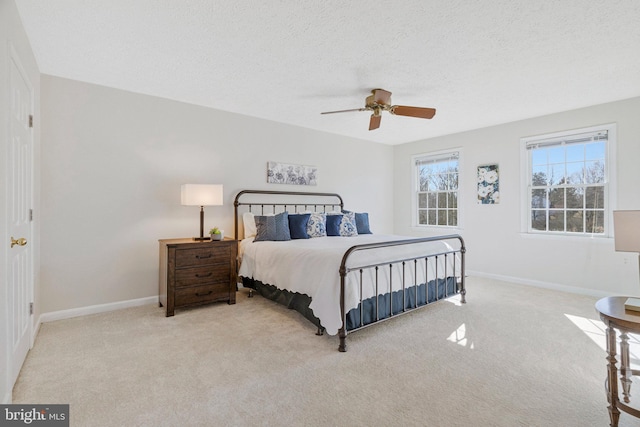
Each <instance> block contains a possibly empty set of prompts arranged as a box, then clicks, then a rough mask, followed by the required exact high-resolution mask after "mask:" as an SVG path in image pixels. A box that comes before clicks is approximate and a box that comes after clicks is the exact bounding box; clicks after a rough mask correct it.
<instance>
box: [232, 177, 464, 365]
mask: <svg viewBox="0 0 640 427" xmlns="http://www.w3.org/2000/svg"><path fill="white" fill-rule="evenodd" d="M250 195H260V196H264V195H268V196H273V198H274V200H272V201H263V200H260V201H256V202H244V201H241V199H243V198H245V197H251V196H250ZM291 197H300V198H303V197H304V199H303V200H302V201H301V202H297V201H289V200H291V199H290V198H291ZM314 198H317V199H318V200H325V201H324V202H320V201H318V202H313V201H311V200H313V199H314ZM284 199H287V200H284ZM241 206H246V207H247V208H248V209H247V210H248V211H249V212H253V209H254V208H256V209H259V211H260V213H259V214H261V215H262V214H265V213H277V212H284V211H286V210H287V209H288V208H291V209H293V211H294V212H298V209H299V208H302V209H303V211H308V210H313V211H314V212H327V208H330V210H335V209H336V207H340V210H342V209H343V208H344V202H343V199H342V197H341V196H340V195H339V194H337V193H316V192H301V191H269V190H243V191H240V192H239V193H238V194H237V195H236V198H235V200H234V213H235V220H234V222H235V230H234V231H235V238H236V240H238V239H239V237H240V235H239V230H238V222H239V220H240V215H239V207H241ZM265 207H266V208H267V212H265ZM311 208H313V209H311ZM452 240H456V241H458V242H459V248H458V249H451V250H448V251H443V252H439V253H435V254H432V253H430V254H428V255H426V254H423V255H418V256H413V257H408V258H407V257H405V258H399V259H397V257H395V256H393V253H392V252H391V253H390V255H389V259H388V260H386V261H384V262H379V263H375V264H363V265H349V267H347V265H348V264H349V260H350V256H351V255H352V254H353V253H355V252H359V251H368V250H374V249H380V248H387V247H389V248H391V247H395V246H406V245H417V244H420V243H425V242H434V241H452ZM465 253H466V247H465V244H464V240H463V239H462V237H461V236H459V235H456V234H452V235H446V236H437V237H424V238H414V239H406V240H394V241H389V242H378V243H369V244H360V245H355V246H352V247H351V248H349V249H348V250H347V251H346V252H345V253H344V255H343V257H342V262H341V264H340V269H339V271H338V274H339V275H340V312H341V314H342V327H341V328H340V329H339V331H338V336H339V338H340V344H339V346H338V350H339V351H341V352H345V351H347V344H346V338H347V334H348V333H351V332H355V331H357V330H360V329H363V328H366V327H369V326H371V325H374V324H377V323H380V322H382V321H385V320H389V319H391V318H394V317H397V316H399V315H401V314H406V313H410V312H412V311H414V310H417V309H420V308H423V307H425V306H427V305H429V304H432V303H433V302H437V301H441V300H444V299H446V298H449V297H451V296H453V295H457V294H460V302H461V303H463V304H464V303H466V288H465ZM457 254H459V256H460V278H459V280H458V278H457V277H456V255H457ZM450 256H453V257H454V258H453V272H452V277H453V278H454V279H455V289H454V291H453V292H452V293H449V291H448V286H447V283H448V279H449V277H450V276H448V271H447V257H450ZM439 257H444V258H445V262H444V268H445V271H444V275H443V277H444V278H445V281H444V285H443V297H442V298H439V296H438V294H439V286H438V283H439V282H438V258H439ZM419 262H424V263H425V274H426V272H427V271H428V269H427V268H426V266H427V264H428V263H429V262H435V271H436V274H435V276H436V277H435V278H434V280H435V282H434V283H435V284H434V300H433V301H429V280H428V277H427V278H426V279H425V290H424V297H425V303H424V304H421V305H419V304H418V284H417V283H416V282H417V280H414V283H415V285H414V286H412V288H413V289H411V287H407V286H406V282H407V280H409V279H410V278H411V273H412V271H413V274H414V276H413V277H414V279H417V266H418V263H419ZM394 266H396V267H397V268H401V272H402V279H401V282H402V283H401V285H402V286H401V295H402V301H403V303H402V309H401V311H399V312H397V313H394V304H393V293H394V292H395V291H393V287H392V285H393V283H389V284H388V287H389V290H390V294H389V307H388V309H389V313H388V316H385V317H383V318H380V314H379V311H380V303H379V299H380V296H379V295H378V289H379V274H378V273H379V270H380V268H389V270H390V275H389V280H390V281H392V280H393V275H392V274H391V270H392V269H393V268H394ZM411 267H413V268H411ZM369 269H373V271H374V274H375V288H376V296H375V313H376V316H375V317H376V318H375V320H372V321H370V322H368V323H364V319H363V304H364V300H363V297H362V286H363V281H362V280H363V279H362V277H363V273H364V271H365V270H369ZM353 271H356V272H357V273H359V277H360V279H359V283H360V305H359V307H360V324H359V326H357V327H354V328H352V329H350V330H348V331H347V315H348V313H347V311H346V309H345V302H346V301H345V295H346V286H347V284H346V277H347V275H348V274H349V273H350V272H353ZM409 292H413V293H414V297H415V300H414V304H413V306H409V307H407V294H408V293H409ZM251 293H252V290H250V295H249V296H251ZM321 334H322V327H321V326H319V327H318V335H321Z"/></svg>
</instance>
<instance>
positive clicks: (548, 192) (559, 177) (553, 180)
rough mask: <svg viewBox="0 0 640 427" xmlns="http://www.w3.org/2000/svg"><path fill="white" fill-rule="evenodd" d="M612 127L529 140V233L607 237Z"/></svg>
mask: <svg viewBox="0 0 640 427" xmlns="http://www.w3.org/2000/svg"><path fill="white" fill-rule="evenodd" d="M614 132H615V128H614V126H613V125H610V126H601V127H598V128H591V129H583V130H580V131H573V132H570V133H564V134H556V135H547V136H542V137H536V138H535V139H533V138H531V139H525V140H524V143H525V144H524V147H525V149H526V158H527V166H528V167H527V191H526V194H527V199H528V202H527V208H528V209H527V221H528V227H527V228H528V232H530V233H552V234H571V235H587V234H588V235H594V234H595V235H605V234H606V233H607V232H608V230H607V224H608V217H609V211H610V203H609V201H608V195H609V193H610V191H611V189H610V188H609V187H610V182H611V181H610V177H611V176H612V173H611V171H610V167H609V165H610V161H609V157H610V155H609V153H610V152H611V150H610V145H611V144H612V136H613V133H614Z"/></svg>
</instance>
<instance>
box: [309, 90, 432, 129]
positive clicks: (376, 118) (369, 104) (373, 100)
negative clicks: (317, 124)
mask: <svg viewBox="0 0 640 427" xmlns="http://www.w3.org/2000/svg"><path fill="white" fill-rule="evenodd" d="M350 111H372V112H373V113H372V114H371V119H370V120H369V130H374V129H378V128H379V127H380V121H381V120H382V116H381V112H382V111H388V112H389V113H391V114H394V115H396V116H408V117H416V118H419V119H431V118H433V116H435V114H436V110H435V108H425V107H409V106H406V105H391V92H389V91H387V90H384V89H373V90H372V91H371V95H369V96H367V98H366V99H365V106H364V108H352V109H350V110H337V111H325V112H323V113H320V114H334V113H346V112H350Z"/></svg>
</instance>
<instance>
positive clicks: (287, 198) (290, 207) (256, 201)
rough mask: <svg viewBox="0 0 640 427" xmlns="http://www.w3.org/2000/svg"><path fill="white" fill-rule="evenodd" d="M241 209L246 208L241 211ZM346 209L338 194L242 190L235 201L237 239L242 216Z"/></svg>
mask: <svg viewBox="0 0 640 427" xmlns="http://www.w3.org/2000/svg"><path fill="white" fill-rule="evenodd" d="M240 207H246V209H245V210H242V211H241V210H240V209H239V208H240ZM338 207H339V210H342V209H344V202H343V201H342V197H341V196H340V195H339V194H337V193H313V192H305V191H270V190H242V191H240V192H239V193H238V194H237V195H236V198H235V200H234V201H233V209H234V227H235V229H234V231H235V239H236V240H237V239H238V237H239V234H238V223H239V222H240V221H241V220H242V214H243V213H244V212H245V211H246V212H253V213H255V214H257V215H264V214H265V213H278V212H284V211H289V212H292V213H295V212H298V211H313V212H327V211H333V210H337V209H338Z"/></svg>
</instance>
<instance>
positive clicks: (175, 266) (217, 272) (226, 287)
mask: <svg viewBox="0 0 640 427" xmlns="http://www.w3.org/2000/svg"><path fill="white" fill-rule="evenodd" d="M159 242H160V307H165V308H166V310H167V317H168V316H173V314H174V310H175V309H176V308H182V307H191V306H196V305H201V304H208V303H211V302H217V301H227V302H228V303H229V304H235V303H236V282H237V274H236V258H237V256H238V241H237V240H233V239H228V240H222V241H205V242H197V241H194V240H193V239H162V240H160V241H159Z"/></svg>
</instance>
